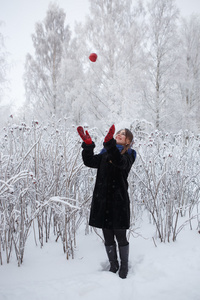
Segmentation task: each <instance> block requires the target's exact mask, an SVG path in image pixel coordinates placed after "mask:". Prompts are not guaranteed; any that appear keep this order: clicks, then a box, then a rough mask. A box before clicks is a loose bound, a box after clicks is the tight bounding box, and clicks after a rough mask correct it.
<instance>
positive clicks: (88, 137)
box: [77, 126, 92, 145]
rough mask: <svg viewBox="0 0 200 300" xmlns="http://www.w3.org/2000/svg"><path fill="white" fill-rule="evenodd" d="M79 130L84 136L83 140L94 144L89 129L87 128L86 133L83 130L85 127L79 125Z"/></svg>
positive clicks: (82, 136) (88, 143)
mask: <svg viewBox="0 0 200 300" xmlns="http://www.w3.org/2000/svg"><path fill="white" fill-rule="evenodd" d="M77 131H78V134H79V135H80V137H81V138H82V140H83V141H84V142H85V143H86V144H87V145H90V144H92V139H91V137H90V135H89V133H88V131H87V130H86V131H85V133H84V130H83V127H82V126H79V127H77Z"/></svg>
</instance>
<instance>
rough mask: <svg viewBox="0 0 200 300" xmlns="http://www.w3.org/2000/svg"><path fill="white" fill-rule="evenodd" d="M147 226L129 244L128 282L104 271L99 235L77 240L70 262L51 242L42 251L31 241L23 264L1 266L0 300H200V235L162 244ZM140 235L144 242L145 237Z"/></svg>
mask: <svg viewBox="0 0 200 300" xmlns="http://www.w3.org/2000/svg"><path fill="white" fill-rule="evenodd" d="M154 231H155V228H154V227H153V226H152V225H148V224H146V225H144V224H143V226H142V227H141V228H140V235H139V236H138V237H137V238H136V237H131V239H130V270H129V274H128V277H127V279H120V278H119V277H118V275H117V274H113V273H110V272H108V271H107V270H106V266H107V258H106V253H105V250H104V245H103V243H102V241H101V239H100V238H99V237H98V236H97V235H96V234H95V233H92V234H90V235H87V236H85V235H84V234H83V233H82V232H81V230H80V233H79V234H78V236H77V244H78V245H77V249H76V253H75V259H74V260H72V259H70V260H68V261H67V260H66V259H65V256H64V254H63V250H62V246H61V244H60V243H55V241H54V240H53V239H52V240H51V241H50V242H49V243H48V244H45V246H44V247H43V249H40V247H39V246H36V245H35V244H34V241H33V239H32V238H31V236H30V238H29V241H28V245H27V248H26V252H25V257H24V263H23V265H22V266H21V267H20V268H19V267H17V262H16V261H15V258H14V257H13V258H12V261H11V263H10V264H8V265H7V264H6V263H5V262H4V264H3V266H0V300H27V299H28V300H78V299H83V300H94V299H95V300H108V299H109V300H110V299H115V300H122V299H124V300H132V299H134V300H169V299H170V300H199V299H200V235H199V234H198V232H197V230H192V231H191V230H189V228H184V229H183V231H182V232H181V233H180V234H179V235H178V240H177V241H176V242H175V243H173V242H172V243H170V244H161V243H160V242H159V241H158V240H156V244H157V247H155V245H154V243H153V240H152V236H153V235H154ZM141 235H142V236H141Z"/></svg>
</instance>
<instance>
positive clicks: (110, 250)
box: [105, 244, 119, 273]
mask: <svg viewBox="0 0 200 300" xmlns="http://www.w3.org/2000/svg"><path fill="white" fill-rule="evenodd" d="M105 247H106V252H107V255H108V259H109V262H110V270H109V271H110V272H113V273H116V272H117V271H118V270H119V263H118V260H117V250H116V245H115V244H114V245H111V246H105Z"/></svg>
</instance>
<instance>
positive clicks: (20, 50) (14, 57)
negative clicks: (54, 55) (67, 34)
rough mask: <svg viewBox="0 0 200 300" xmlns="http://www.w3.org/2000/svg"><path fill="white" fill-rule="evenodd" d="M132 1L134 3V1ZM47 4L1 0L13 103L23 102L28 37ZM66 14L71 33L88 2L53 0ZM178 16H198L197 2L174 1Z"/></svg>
mask: <svg viewBox="0 0 200 300" xmlns="http://www.w3.org/2000/svg"><path fill="white" fill-rule="evenodd" d="M133 1H134V0H133ZM50 2H51V1H49V0H0V21H3V22H4V25H3V26H1V27H0V31H1V33H2V34H3V35H4V37H5V45H6V50H7V51H8V52H9V53H10V61H11V63H12V68H11V71H10V73H9V74H8V75H9V80H10V92H7V98H6V99H8V98H9V99H12V102H14V103H17V104H19V103H22V102H23V100H24V88H23V80H22V76H23V73H24V62H25V56H26V54H27V53H33V45H32V41H31V34H32V33H34V32H35V23H36V22H37V21H43V19H44V18H45V16H46V11H47V9H48V5H49V3H50ZM54 2H57V3H58V4H59V6H60V7H62V8H63V9H64V11H65V12H66V22H67V23H68V24H70V26H71V29H73V26H74V22H75V21H84V18H85V15H86V14H88V13H89V1H88V0H56V1H54ZM176 2H177V6H178V7H179V9H180V12H181V15H183V16H188V15H190V14H192V13H199V14H200V0H176Z"/></svg>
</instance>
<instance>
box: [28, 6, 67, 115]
mask: <svg viewBox="0 0 200 300" xmlns="http://www.w3.org/2000/svg"><path fill="white" fill-rule="evenodd" d="M65 17H66V14H65V12H64V10H63V9H61V8H59V7H58V6H57V5H56V4H50V5H49V8H48V11H47V14H46V18H45V19H44V21H43V22H38V23H36V27H35V34H33V35H32V40H33V46H34V48H35V55H34V57H33V56H32V55H31V54H28V55H27V57H26V70H25V77H24V78H25V89H26V99H27V104H29V105H30V107H31V109H32V110H33V111H34V112H35V114H37V117H44V116H47V117H49V116H52V115H56V116H59V104H60V103H59V102H60V101H61V100H62V99H60V98H59V96H60V95H59V76H60V64H61V59H62V53H63V44H64V43H65V45H67V43H69V41H70V37H71V32H70V29H69V26H65Z"/></svg>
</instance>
